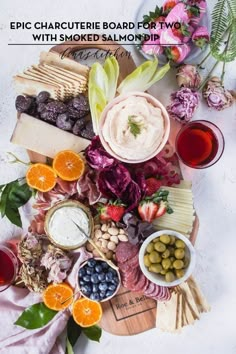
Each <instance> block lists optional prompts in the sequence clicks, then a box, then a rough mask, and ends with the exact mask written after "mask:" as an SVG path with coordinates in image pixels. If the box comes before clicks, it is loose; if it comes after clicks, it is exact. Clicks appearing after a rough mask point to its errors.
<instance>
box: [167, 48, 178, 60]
mask: <svg viewBox="0 0 236 354" xmlns="http://www.w3.org/2000/svg"><path fill="white" fill-rule="evenodd" d="M166 55H167V57H168V59H170V60H172V61H174V62H177V61H178V60H179V58H180V52H179V48H178V47H176V46H173V47H170V48H166Z"/></svg>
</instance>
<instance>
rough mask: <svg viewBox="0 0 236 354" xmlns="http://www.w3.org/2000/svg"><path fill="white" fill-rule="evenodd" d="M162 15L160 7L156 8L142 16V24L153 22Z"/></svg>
mask: <svg viewBox="0 0 236 354" xmlns="http://www.w3.org/2000/svg"><path fill="white" fill-rule="evenodd" d="M162 15H163V11H162V7H158V6H156V8H155V10H154V11H150V12H149V14H148V15H144V16H143V23H149V22H155V21H156V20H157V19H158V17H160V16H162Z"/></svg>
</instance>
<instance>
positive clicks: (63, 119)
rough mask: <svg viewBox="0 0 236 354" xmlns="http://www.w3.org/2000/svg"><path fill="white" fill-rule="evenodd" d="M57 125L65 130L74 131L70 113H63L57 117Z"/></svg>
mask: <svg viewBox="0 0 236 354" xmlns="http://www.w3.org/2000/svg"><path fill="white" fill-rule="evenodd" d="M56 125H57V127H58V128H60V129H63V130H72V128H73V122H72V121H71V119H70V118H69V114H68V113H61V114H59V115H58V116H57V120H56Z"/></svg>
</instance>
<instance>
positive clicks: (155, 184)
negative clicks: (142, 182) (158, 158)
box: [146, 177, 162, 196]
mask: <svg viewBox="0 0 236 354" xmlns="http://www.w3.org/2000/svg"><path fill="white" fill-rule="evenodd" d="M161 185H162V183H161V181H160V180H158V179H156V178H154V177H150V178H148V179H146V195H147V196H151V195H153V194H154V193H155V192H156V191H157V190H158V189H159V188H160V187H161Z"/></svg>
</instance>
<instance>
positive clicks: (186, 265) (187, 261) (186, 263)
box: [183, 257, 189, 268]
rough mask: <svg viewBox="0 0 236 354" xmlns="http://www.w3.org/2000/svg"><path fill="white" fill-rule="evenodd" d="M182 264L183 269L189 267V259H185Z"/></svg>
mask: <svg viewBox="0 0 236 354" xmlns="http://www.w3.org/2000/svg"><path fill="white" fill-rule="evenodd" d="M183 262H184V268H187V267H188V266H189V258H187V257H185V258H184V259H183Z"/></svg>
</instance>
